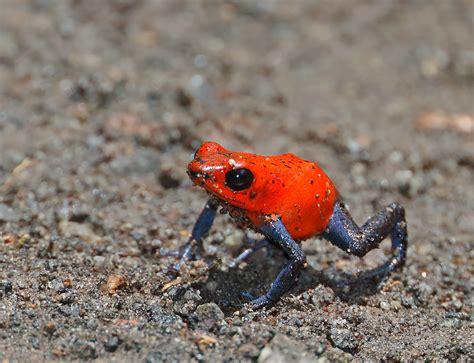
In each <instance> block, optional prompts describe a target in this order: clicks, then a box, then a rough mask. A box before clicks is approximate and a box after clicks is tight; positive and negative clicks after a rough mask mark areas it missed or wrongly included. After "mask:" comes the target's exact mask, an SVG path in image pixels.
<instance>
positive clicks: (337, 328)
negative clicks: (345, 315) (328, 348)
mask: <svg viewBox="0 0 474 363" xmlns="http://www.w3.org/2000/svg"><path fill="white" fill-rule="evenodd" d="M329 340H330V341H331V342H332V343H333V345H334V346H335V347H337V348H339V349H341V350H343V351H344V352H347V353H351V354H353V353H355V351H356V350H357V340H356V338H355V337H354V334H353V333H352V332H351V331H350V329H349V328H348V324H347V321H346V320H344V319H337V320H335V321H334V322H333V323H332V326H331V329H330V330H329Z"/></svg>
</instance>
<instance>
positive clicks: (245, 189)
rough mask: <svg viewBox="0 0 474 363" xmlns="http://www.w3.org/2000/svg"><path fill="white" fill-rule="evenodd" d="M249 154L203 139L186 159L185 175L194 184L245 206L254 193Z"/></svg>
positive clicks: (252, 166) (253, 166) (253, 167)
mask: <svg viewBox="0 0 474 363" xmlns="http://www.w3.org/2000/svg"><path fill="white" fill-rule="evenodd" d="M252 157H253V155H252V154H247V153H237V152H233V151H229V150H227V149H225V148H223V147H222V146H220V145H219V144H217V143H215V142H205V143H204V144H202V145H201V147H199V149H198V150H197V151H196V153H195V154H194V160H192V161H191V162H190V163H189V165H188V175H189V177H190V178H191V180H192V181H193V183H194V184H196V185H199V186H201V187H202V188H204V189H205V190H207V191H208V192H209V193H211V194H213V195H214V196H216V197H217V198H218V199H221V200H223V201H225V202H228V203H230V204H232V205H235V206H237V207H242V208H245V209H248V207H249V202H250V201H252V200H253V199H254V198H255V197H256V192H255V188H256V183H255V177H254V175H255V170H256V168H257V164H256V163H255V162H254V161H253V160H252ZM253 169H254V170H253ZM252 170H253V171H252Z"/></svg>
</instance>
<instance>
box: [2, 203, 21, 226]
mask: <svg viewBox="0 0 474 363" xmlns="http://www.w3.org/2000/svg"><path fill="white" fill-rule="evenodd" d="M19 220H20V215H19V214H18V213H17V212H16V211H15V210H14V209H13V208H11V207H9V206H8V205H6V204H3V203H0V222H18V221H19Z"/></svg>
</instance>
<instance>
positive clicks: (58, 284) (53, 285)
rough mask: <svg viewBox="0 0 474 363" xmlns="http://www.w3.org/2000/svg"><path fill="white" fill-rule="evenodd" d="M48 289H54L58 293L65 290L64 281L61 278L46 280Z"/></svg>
mask: <svg viewBox="0 0 474 363" xmlns="http://www.w3.org/2000/svg"><path fill="white" fill-rule="evenodd" d="M48 289H50V290H53V291H56V292H58V293H61V292H65V291H66V288H65V287H64V281H63V280H62V279H53V280H51V281H50V282H48Z"/></svg>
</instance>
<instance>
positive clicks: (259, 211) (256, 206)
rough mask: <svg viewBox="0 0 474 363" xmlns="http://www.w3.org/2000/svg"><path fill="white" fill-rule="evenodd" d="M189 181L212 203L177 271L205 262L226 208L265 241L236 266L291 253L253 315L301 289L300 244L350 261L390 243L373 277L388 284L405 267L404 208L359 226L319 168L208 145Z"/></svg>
mask: <svg viewBox="0 0 474 363" xmlns="http://www.w3.org/2000/svg"><path fill="white" fill-rule="evenodd" d="M187 174H188V175H189V177H190V178H191V181H192V183H193V184H194V185H196V186H199V187H201V188H203V189H204V190H205V191H206V192H207V194H208V197H209V198H208V200H207V202H206V204H205V206H204V208H203V210H202V211H201V213H200V214H199V217H198V218H197V220H196V222H195V224H194V227H193V229H192V232H191V235H190V237H189V240H188V241H187V243H186V244H185V245H184V246H182V248H181V249H180V251H179V253H178V255H179V256H180V261H179V263H178V264H177V266H178V268H179V266H181V265H182V264H184V263H186V262H187V261H189V260H192V259H199V258H201V257H202V252H203V239H204V237H205V236H207V234H208V233H209V231H210V229H211V227H212V225H213V222H214V219H215V216H216V213H217V212H218V210H219V209H220V210H221V211H224V212H227V213H228V214H229V215H230V216H231V217H232V219H233V220H234V221H235V222H236V223H237V224H238V225H240V226H242V227H244V228H249V229H251V230H253V231H255V232H257V233H259V234H261V235H263V239H262V240H260V241H259V242H257V243H256V244H255V245H254V246H253V247H252V248H250V249H247V250H245V251H244V252H243V253H242V254H241V255H239V256H238V257H237V258H236V259H235V261H237V262H240V261H242V260H244V259H246V258H247V257H248V256H250V255H251V254H252V253H253V252H254V251H257V250H259V249H260V248H262V246H268V245H275V246H278V247H279V248H280V249H282V250H283V252H284V253H285V256H286V258H287V261H286V263H285V265H284V266H283V268H282V269H281V271H280V272H279V273H278V275H277V276H276V278H275V279H274V281H273V283H272V284H271V286H270V288H269V289H268V290H267V292H266V293H265V294H263V295H261V296H258V297H255V298H252V299H250V301H249V302H248V303H247V304H246V306H248V307H250V308H251V309H261V308H264V307H270V306H273V305H274V304H276V303H277V302H278V301H279V300H280V298H281V297H282V296H283V295H284V294H285V293H287V292H288V291H289V290H290V288H291V287H292V286H293V285H294V284H295V283H296V281H297V279H298V277H299V275H300V273H301V271H302V269H303V268H304V267H305V266H306V255H305V253H304V251H303V249H302V245H301V243H302V241H304V240H306V239H308V238H313V237H318V238H322V239H325V240H327V241H329V242H330V243H331V244H333V245H334V246H336V247H338V248H340V249H342V250H343V251H345V252H346V253H348V254H350V255H354V256H357V257H363V256H365V255H366V254H367V253H368V252H369V251H371V250H373V249H376V248H378V247H379V245H380V243H381V242H382V241H383V240H384V239H385V238H386V237H388V236H390V239H391V255H390V257H389V258H388V259H387V260H386V261H385V262H384V263H382V264H381V265H379V266H378V267H376V268H374V269H372V270H370V273H369V275H370V276H371V277H375V278H385V277H388V276H389V275H390V274H391V273H392V272H393V271H395V270H397V269H400V268H401V267H403V265H404V264H405V261H406V256H407V249H408V234H407V222H406V217H405V209H404V207H402V206H401V205H400V204H399V203H396V202H393V203H390V204H389V205H387V206H386V207H385V208H383V209H382V210H381V211H379V212H378V213H376V214H375V215H373V216H372V217H370V218H368V220H367V221H366V222H365V223H364V224H362V225H360V226H359V225H358V224H357V223H356V222H355V221H354V220H353V218H352V216H351V214H350V213H349V210H348V208H347V206H346V204H345V203H344V201H343V199H342V197H341V195H340V193H339V192H338V190H337V188H336V186H335V184H334V183H333V182H332V180H331V179H330V178H329V176H328V175H327V174H326V173H325V172H324V171H323V169H322V168H321V167H320V166H319V165H318V163H316V162H313V161H309V160H305V159H302V158H300V157H298V156H296V155H294V154H292V153H287V154H282V155H274V156H265V155H257V154H252V153H247V152H237V151H231V150H228V149H226V148H224V147H223V146H221V145H220V144H218V143H216V142H213V141H207V142H204V143H203V144H202V145H201V146H200V147H199V148H198V149H197V150H196V152H195V153H194V157H193V159H192V161H191V162H190V163H189V164H188V167H187Z"/></svg>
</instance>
